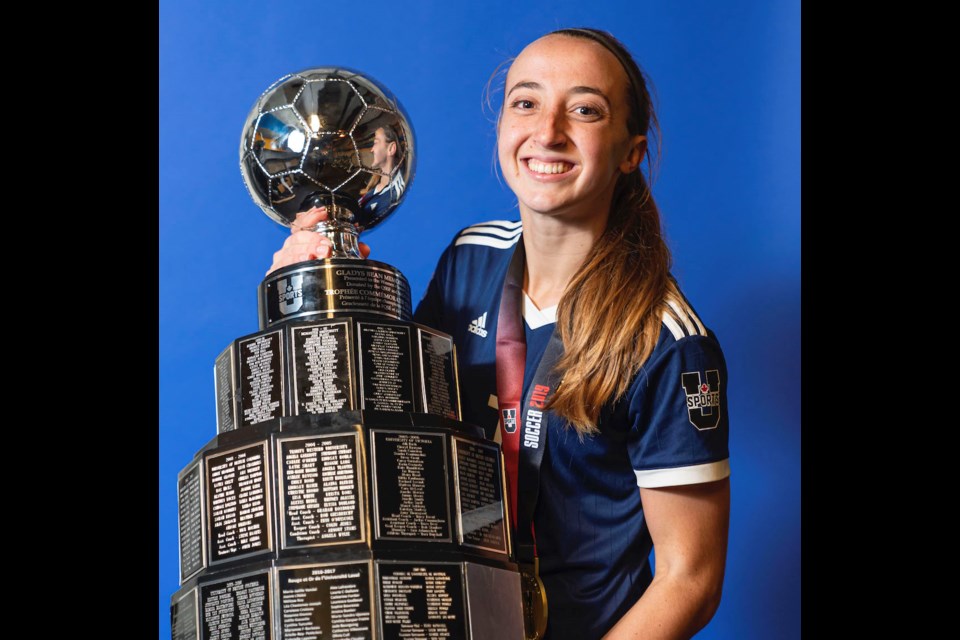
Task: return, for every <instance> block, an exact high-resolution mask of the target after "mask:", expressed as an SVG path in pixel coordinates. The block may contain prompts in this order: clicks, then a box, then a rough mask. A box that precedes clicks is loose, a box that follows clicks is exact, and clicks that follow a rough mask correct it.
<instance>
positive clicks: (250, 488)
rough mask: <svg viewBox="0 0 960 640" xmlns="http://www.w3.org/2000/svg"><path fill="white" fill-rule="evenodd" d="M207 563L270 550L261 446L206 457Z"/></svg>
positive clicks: (263, 445) (264, 471)
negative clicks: (208, 559) (208, 548)
mask: <svg viewBox="0 0 960 640" xmlns="http://www.w3.org/2000/svg"><path fill="white" fill-rule="evenodd" d="M207 496H208V499H207V504H208V512H207V522H208V527H209V530H210V534H209V536H208V545H209V547H210V550H209V558H210V562H211V563H214V562H220V561H223V560H229V559H231V558H234V557H237V556H243V555H246V554H250V553H256V552H259V551H263V550H267V549H269V548H270V520H269V514H268V513H267V458H266V446H265V444H264V443H257V444H254V445H251V446H249V447H245V448H242V449H234V450H232V451H227V452H225V453H220V454H218V455H214V456H210V457H208V458H207Z"/></svg>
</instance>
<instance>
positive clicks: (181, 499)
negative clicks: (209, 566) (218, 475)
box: [177, 460, 203, 583]
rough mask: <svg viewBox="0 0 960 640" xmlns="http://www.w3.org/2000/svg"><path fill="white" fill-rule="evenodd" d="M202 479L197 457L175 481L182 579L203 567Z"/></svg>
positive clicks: (181, 580)
mask: <svg viewBox="0 0 960 640" xmlns="http://www.w3.org/2000/svg"><path fill="white" fill-rule="evenodd" d="M202 480H203V479H202V478H201V477H200V461H199V460H197V462H195V463H194V464H193V466H192V467H190V468H189V469H187V470H186V471H185V472H184V473H183V475H182V476H180V480H179V481H178V482H177V507H178V511H179V514H178V516H179V524H180V582H181V583H182V582H183V581H184V580H186V579H187V578H189V577H190V576H192V575H193V574H195V573H196V572H197V571H199V570H200V569H202V568H203V501H202V495H201V488H202V485H201V482H202Z"/></svg>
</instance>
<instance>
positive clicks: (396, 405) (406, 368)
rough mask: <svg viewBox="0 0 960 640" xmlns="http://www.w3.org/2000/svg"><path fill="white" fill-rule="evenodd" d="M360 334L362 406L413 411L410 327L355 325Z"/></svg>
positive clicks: (384, 409) (370, 324) (380, 409)
mask: <svg viewBox="0 0 960 640" xmlns="http://www.w3.org/2000/svg"><path fill="white" fill-rule="evenodd" d="M357 326H358V327H359V331H360V369H361V378H362V379H363V383H362V385H361V389H362V398H361V406H362V408H364V409H376V410H377V411H415V410H416V409H415V407H414V406H413V366H412V361H411V350H410V327H404V326H396V325H385V324H373V323H368V322H359V323H357Z"/></svg>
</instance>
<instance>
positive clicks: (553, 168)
mask: <svg viewBox="0 0 960 640" xmlns="http://www.w3.org/2000/svg"><path fill="white" fill-rule="evenodd" d="M527 166H528V167H530V171H533V172H534V173H563V172H564V171H569V170H570V169H571V168H572V167H573V165H571V164H570V163H569V162H540V161H539V160H534V159H533V158H530V159H529V160H527Z"/></svg>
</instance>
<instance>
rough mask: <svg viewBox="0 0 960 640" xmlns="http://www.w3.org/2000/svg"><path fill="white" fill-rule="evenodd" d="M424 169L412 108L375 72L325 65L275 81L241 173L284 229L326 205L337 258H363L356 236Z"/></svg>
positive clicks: (389, 209) (243, 154) (325, 227)
mask: <svg viewBox="0 0 960 640" xmlns="http://www.w3.org/2000/svg"><path fill="white" fill-rule="evenodd" d="M415 164H416V155H415V153H414V136H413V129H412V128H411V126H410V121H409V119H408V117H407V115H406V113H405V112H404V110H403V107H402V106H401V105H400V103H399V102H398V101H397V99H396V97H395V96H393V95H392V94H391V93H390V92H389V91H388V90H387V89H386V88H385V87H383V86H382V85H381V84H379V83H378V82H377V81H375V80H373V79H372V78H370V77H369V76H366V75H362V74H360V73H358V72H357V71H354V70H352V69H347V68H343V67H316V68H311V69H306V70H304V71H301V72H299V73H293V74H289V75H287V76H284V77H283V78H281V79H280V80H278V81H276V82H274V83H273V84H272V85H271V86H270V88H268V89H267V90H266V91H264V92H263V94H262V95H261V96H260V97H259V98H258V99H257V101H256V103H255V104H254V105H253V108H252V109H251V110H250V113H249V114H248V115H247V119H246V123H245V124H244V127H243V133H242V135H241V138H240V170H241V172H242V174H243V180H244V182H245V183H246V186H247V189H248V191H249V192H250V196H251V197H252V198H253V200H254V202H256V203H257V205H259V206H260V208H261V209H263V211H264V212H265V213H266V214H267V215H268V216H270V217H271V218H273V219H274V220H276V221H277V222H279V223H280V224H282V225H285V226H290V225H291V223H292V222H293V221H294V220H295V219H296V215H297V213H299V212H301V211H306V210H307V209H309V208H310V207H312V206H326V207H327V212H328V219H327V221H325V222H322V223H320V224H319V225H318V226H317V228H316V230H317V231H319V232H320V233H323V234H324V235H326V236H327V237H329V238H330V240H331V241H332V243H333V253H332V254H331V255H332V257H338V258H339V257H343V258H348V257H349V258H360V257H361V256H360V252H359V249H358V247H357V236H358V234H359V233H360V232H361V231H362V230H364V229H371V228H373V227H375V226H376V225H377V224H379V223H380V222H382V221H383V220H385V219H386V218H387V217H388V216H389V215H390V214H391V213H393V211H394V210H395V209H396V208H397V206H398V205H399V204H400V202H401V201H402V200H403V198H404V196H405V195H406V190H407V188H408V187H409V185H410V182H411V181H412V179H413V175H414V170H415Z"/></svg>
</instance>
